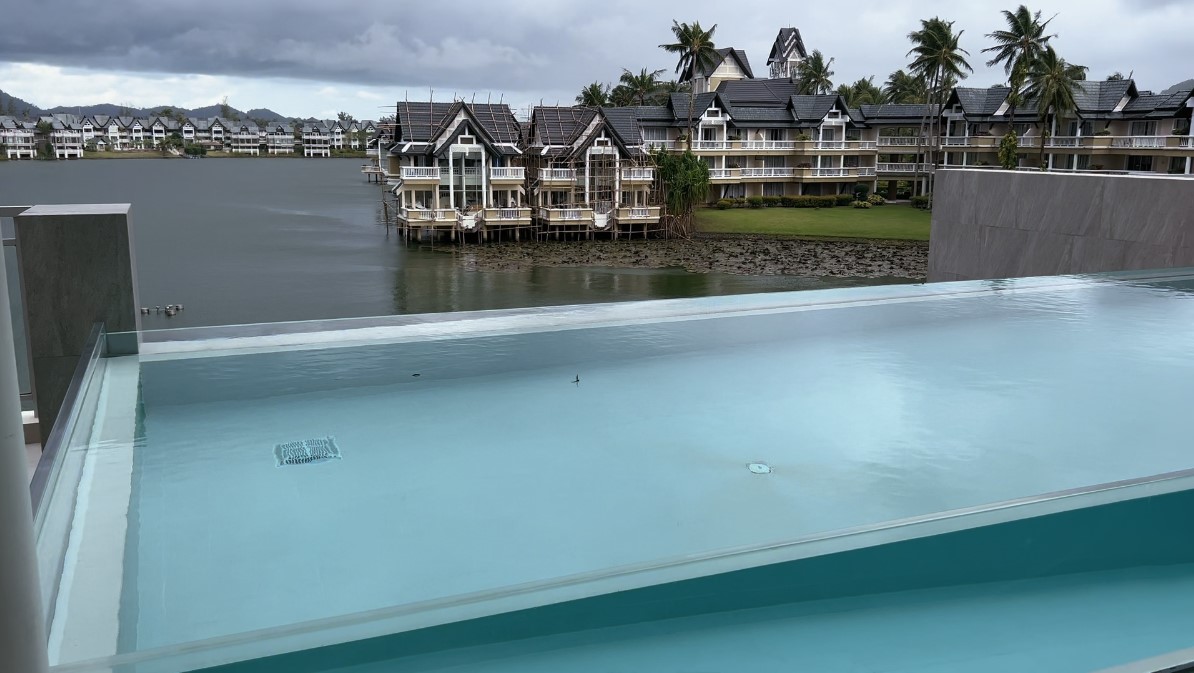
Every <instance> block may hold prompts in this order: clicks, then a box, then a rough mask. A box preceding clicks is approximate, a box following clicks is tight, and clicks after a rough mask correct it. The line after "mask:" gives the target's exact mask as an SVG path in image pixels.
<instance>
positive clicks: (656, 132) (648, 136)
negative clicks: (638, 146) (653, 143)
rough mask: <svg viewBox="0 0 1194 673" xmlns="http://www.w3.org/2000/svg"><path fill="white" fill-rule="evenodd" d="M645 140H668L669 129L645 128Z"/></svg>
mask: <svg viewBox="0 0 1194 673" xmlns="http://www.w3.org/2000/svg"><path fill="white" fill-rule="evenodd" d="M643 140H667V129H661V128H650V127H647V128H644V129H643Z"/></svg>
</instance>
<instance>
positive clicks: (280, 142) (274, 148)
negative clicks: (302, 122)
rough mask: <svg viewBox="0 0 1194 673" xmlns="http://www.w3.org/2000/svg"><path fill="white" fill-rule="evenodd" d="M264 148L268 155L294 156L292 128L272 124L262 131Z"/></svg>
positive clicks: (288, 125) (284, 124)
mask: <svg viewBox="0 0 1194 673" xmlns="http://www.w3.org/2000/svg"><path fill="white" fill-rule="evenodd" d="M264 133H265V148H266V151H267V152H269V153H270V154H294V127H293V126H291V125H290V124H289V123H287V122H273V123H271V124H270V125H269V126H267V127H266V128H265V129H264Z"/></svg>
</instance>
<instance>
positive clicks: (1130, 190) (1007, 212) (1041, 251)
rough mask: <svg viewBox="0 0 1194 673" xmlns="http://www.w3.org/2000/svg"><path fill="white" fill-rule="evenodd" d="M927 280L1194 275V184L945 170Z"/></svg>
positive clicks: (1172, 180)
mask: <svg viewBox="0 0 1194 673" xmlns="http://www.w3.org/2000/svg"><path fill="white" fill-rule="evenodd" d="M934 192H935V193H934V202H933V220H932V230H931V233H930V238H929V281H930V282H935V281H945V280H975V279H985V278H1015V277H1021V276H1051V275H1058V274H1072V273H1092V272H1098V271H1126V270H1136V269H1161V268H1171V267H1183V266H1194V179H1190V178H1183V177H1165V176H1160V177H1152V176H1136V175H1094V174H1081V173H1036V172H1025V171H994V170H965V169H958V170H943V171H940V172H938V173H937V178H936V186H935V188H934Z"/></svg>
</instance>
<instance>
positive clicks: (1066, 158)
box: [1053, 154, 1074, 170]
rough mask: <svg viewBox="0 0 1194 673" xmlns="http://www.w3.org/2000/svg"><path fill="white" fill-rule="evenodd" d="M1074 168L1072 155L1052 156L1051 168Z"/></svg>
mask: <svg viewBox="0 0 1194 673" xmlns="http://www.w3.org/2000/svg"><path fill="white" fill-rule="evenodd" d="M1073 167H1074V155H1072V154H1054V155H1053V168H1062V169H1066V170H1069V169H1072V168H1073Z"/></svg>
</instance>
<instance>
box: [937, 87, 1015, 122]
mask: <svg viewBox="0 0 1194 673" xmlns="http://www.w3.org/2000/svg"><path fill="white" fill-rule="evenodd" d="M1009 93H1011V89H1010V88H1008V87H1006V86H993V87H989V88H986V89H978V88H973V87H958V88H956V89H954V92H953V95H952V96H951V102H950V103H947V105H950V104H952V101H953V100H956V101H957V102H958V103H959V104H960V105H961V106H962V112H964V113H965V114H966V115H967V116H983V117H989V116H991V115H993V114H995V113H996V112H998V111H999V108H1000V107H1001V106H1002V105H1003V103H1004V101H1006V100H1007V95H1008V94H1009Z"/></svg>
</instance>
